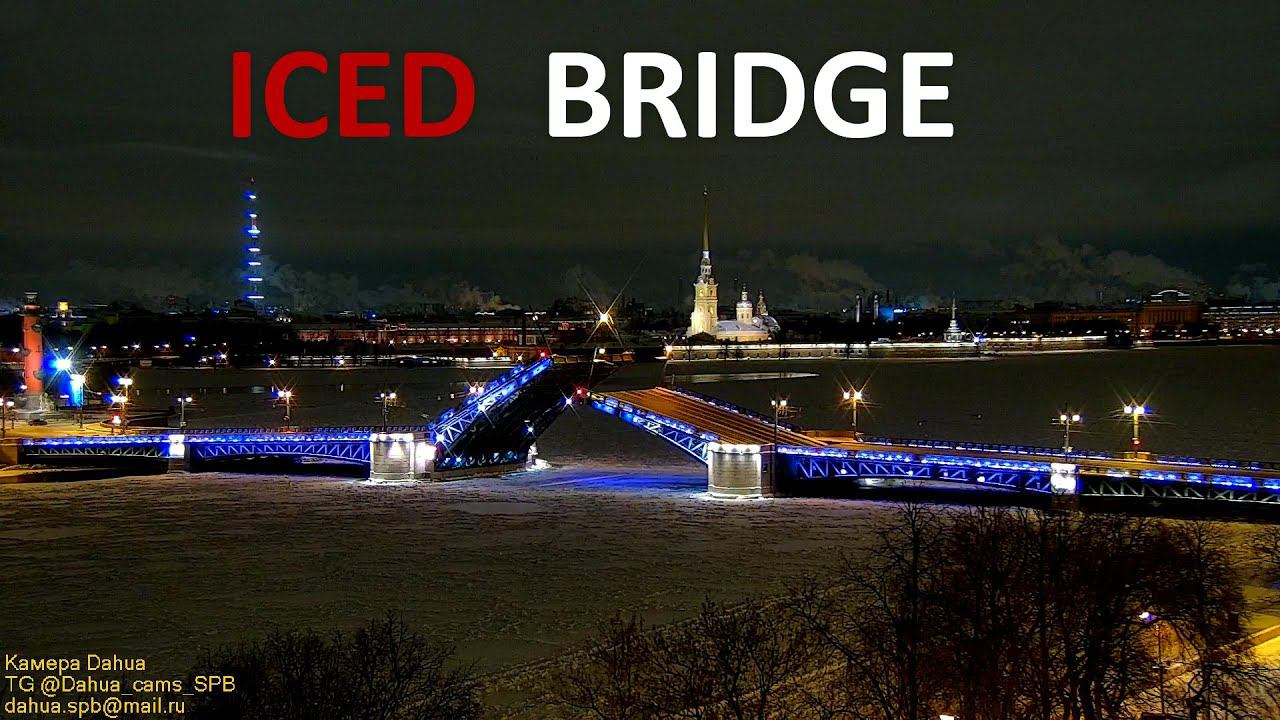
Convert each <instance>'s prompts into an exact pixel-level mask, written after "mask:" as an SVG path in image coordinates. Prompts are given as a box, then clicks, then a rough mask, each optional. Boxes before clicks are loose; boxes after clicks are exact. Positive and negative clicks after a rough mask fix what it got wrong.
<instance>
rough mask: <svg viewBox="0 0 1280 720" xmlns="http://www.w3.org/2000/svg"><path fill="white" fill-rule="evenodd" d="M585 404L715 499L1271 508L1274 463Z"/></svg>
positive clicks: (740, 412) (612, 399) (635, 400)
mask: <svg viewBox="0 0 1280 720" xmlns="http://www.w3.org/2000/svg"><path fill="white" fill-rule="evenodd" d="M590 401H591V404H592V406H593V407H595V408H596V409H597V410H600V411H601V412H604V413H606V414H609V415H612V416H614V417H617V418H619V419H621V420H623V421H624V422H627V423H629V424H631V425H634V426H636V427H638V428H640V429H642V430H644V431H646V432H648V433H651V434H653V435H656V436H658V437H660V438H662V439H663V440H666V441H667V442H670V443H672V444H674V445H676V446H677V447H679V448H681V449H682V450H684V451H685V452H686V453H688V454H689V455H691V456H692V457H694V458H695V459H697V460H699V461H701V462H704V463H706V464H707V484H708V489H709V490H710V492H711V493H712V494H713V495H717V496H724V497H740V496H746V497H751V496H761V495H773V494H789V493H793V492H794V493H802V494H809V493H810V492H811V491H812V489H813V488H814V487H817V486H821V485H822V484H823V483H830V482H841V481H844V482H852V483H865V484H870V483H876V482H882V481H926V482H946V483H961V484H966V485H971V486H974V487H979V488H981V487H985V488H991V489H993V490H997V489H998V490H1005V491H1013V492H1019V493H1031V494H1036V495H1060V496H1080V495H1084V496H1102V497H1138V498H1144V497H1145V498H1156V499H1166V500H1194V501H1203V502H1215V503H1216V502H1241V503H1261V504H1272V505H1280V464H1275V463H1263V462H1253V461H1239V460H1213V459H1204V458H1189V457H1176V456H1166V455H1153V454H1147V453H1143V454H1140V455H1137V454H1118V455H1113V454H1110V453H1103V452H1090V451H1073V452H1071V453H1069V454H1064V453H1063V452H1062V450H1061V449H1053V448H1037V447H1026V446H1017V445H986V444H979V443H960V442H945V441H932V440H891V439H868V438H858V439H855V438H854V437H853V435H852V434H851V433H847V432H846V433H841V432H821V431H806V430H802V429H801V428H798V427H796V426H794V425H791V424H789V423H786V422H782V421H775V420H774V418H772V417H768V416H764V415H760V414H758V413H754V412H752V411H750V410H746V409H744V408H740V407H736V406H734V405H732V404H730V403H727V402H724V401H722V400H718V399H716V398H711V397H707V396H703V395H699V394H697V393H694V392H691V391H688V390H684V389H675V388H663V387H658V388H650V389H646V390H626V391H619V392H604V393H591V396H590Z"/></svg>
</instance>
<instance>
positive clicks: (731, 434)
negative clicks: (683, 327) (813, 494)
mask: <svg viewBox="0 0 1280 720" xmlns="http://www.w3.org/2000/svg"><path fill="white" fill-rule="evenodd" d="M603 395H605V396H606V397H611V398H613V399H615V400H617V401H618V402H621V403H627V404H628V405H631V406H633V407H635V408H638V409H641V410H647V411H649V412H652V413H657V414H659V415H663V416H666V417H669V418H675V419H678V420H680V421H681V422H685V423H688V424H690V425H692V426H694V427H696V428H698V429H699V430H701V431H702V432H707V433H712V434H714V435H715V436H716V437H717V438H718V439H719V441H720V442H722V443H729V444H733V445H768V444H770V443H772V442H773V440H774V427H773V423H772V422H770V421H769V420H768V419H767V418H755V417H752V416H749V415H745V414H742V413H741V412H734V411H733V410H729V409H727V408H722V407H717V406H715V405H711V404H709V403H707V402H704V401H702V400H699V399H697V398H693V397H689V396H687V395H683V394H681V393H677V392H674V391H672V390H669V389H667V388H662V387H656V388H649V389H648V390H622V391H617V392H609V393H603ZM777 433H778V434H777V438H778V443H779V444H782V445H798V446H801V447H821V446H822V445H824V444H825V443H823V442H822V441H821V440H819V439H817V438H813V437H810V436H808V435H805V434H804V433H800V432H796V431H794V430H789V429H787V428H786V427H779V428H778V430H777Z"/></svg>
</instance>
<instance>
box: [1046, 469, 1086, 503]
mask: <svg viewBox="0 0 1280 720" xmlns="http://www.w3.org/2000/svg"><path fill="white" fill-rule="evenodd" d="M1049 467H1050V469H1051V474H1050V475H1049V489H1050V491H1052V492H1053V498H1052V501H1051V504H1052V505H1053V507H1054V508H1057V509H1060V510H1078V509H1079V508H1080V469H1079V468H1078V467H1077V466H1076V465H1074V464H1072V463H1050V465H1049Z"/></svg>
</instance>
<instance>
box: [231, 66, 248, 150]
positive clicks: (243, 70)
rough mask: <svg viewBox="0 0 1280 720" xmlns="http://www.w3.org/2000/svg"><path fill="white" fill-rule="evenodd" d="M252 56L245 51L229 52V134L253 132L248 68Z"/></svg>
mask: <svg viewBox="0 0 1280 720" xmlns="http://www.w3.org/2000/svg"><path fill="white" fill-rule="evenodd" d="M252 62H253V58H252V57H251V56H250V55H249V53H247V52H237V53H232V54H231V135H232V136H233V137H238V138H247V137H249V136H250V135H252V134H253V88H252V87H251V83H252V81H251V79H250V77H249V69H250V67H251V66H252Z"/></svg>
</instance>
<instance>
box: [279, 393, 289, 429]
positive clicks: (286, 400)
mask: <svg viewBox="0 0 1280 720" xmlns="http://www.w3.org/2000/svg"><path fill="white" fill-rule="evenodd" d="M276 397H277V398H279V399H281V400H283V401H284V426H285V427H289V420H290V419H291V416H292V415H293V391H292V390H276Z"/></svg>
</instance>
